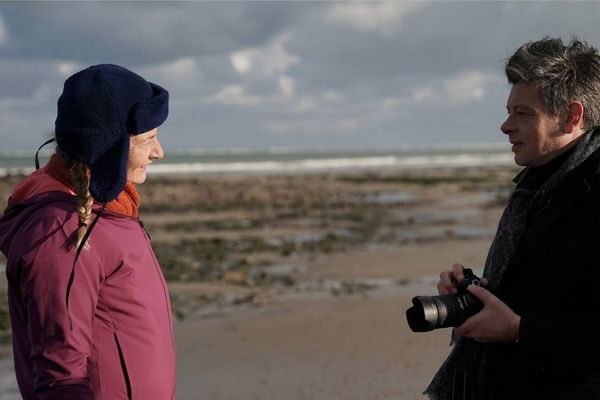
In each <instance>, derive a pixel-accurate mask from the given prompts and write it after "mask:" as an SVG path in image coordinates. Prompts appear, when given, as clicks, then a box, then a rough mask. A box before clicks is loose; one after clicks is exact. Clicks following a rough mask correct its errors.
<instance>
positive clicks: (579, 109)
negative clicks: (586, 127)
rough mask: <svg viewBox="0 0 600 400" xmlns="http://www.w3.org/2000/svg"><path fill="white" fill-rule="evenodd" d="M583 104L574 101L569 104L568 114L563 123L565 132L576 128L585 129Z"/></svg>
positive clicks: (570, 131) (571, 131)
mask: <svg viewBox="0 0 600 400" xmlns="http://www.w3.org/2000/svg"><path fill="white" fill-rule="evenodd" d="M583 112H584V110H583V104H581V103H580V102H578V101H574V102H572V103H571V104H569V105H568V106H567V116H566V118H565V120H564V123H563V129H562V131H563V132H564V133H573V132H574V131H575V129H576V128H581V129H583Z"/></svg>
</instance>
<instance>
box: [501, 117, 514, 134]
mask: <svg viewBox="0 0 600 400" xmlns="http://www.w3.org/2000/svg"><path fill="white" fill-rule="evenodd" d="M500 130H501V131H502V133H504V134H506V135H509V134H511V133H512V132H514V130H515V127H514V124H513V122H512V120H511V118H510V116H508V118H506V120H505V121H504V122H503V123H502V125H500Z"/></svg>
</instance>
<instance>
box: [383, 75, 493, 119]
mask: <svg viewBox="0 0 600 400" xmlns="http://www.w3.org/2000/svg"><path fill="white" fill-rule="evenodd" d="M503 82H504V81H503V79H502V78H501V77H500V76H499V75H496V74H491V73H487V72H482V71H465V72H462V73H460V74H458V75H455V76H453V77H450V78H447V79H444V80H442V81H441V82H437V83H431V84H428V85H425V86H420V87H416V88H414V89H412V90H411V92H410V94H409V95H407V96H403V97H387V98H385V99H383V101H382V102H381V107H382V109H384V110H392V109H395V108H398V107H401V106H404V105H409V104H413V105H437V106H449V107H455V106H462V105H466V104H470V103H473V102H475V101H478V100H481V99H483V98H484V97H485V96H486V93H487V90H488V88H489V86H490V85H495V84H499V83H503Z"/></svg>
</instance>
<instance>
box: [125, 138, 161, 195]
mask: <svg viewBox="0 0 600 400" xmlns="http://www.w3.org/2000/svg"><path fill="white" fill-rule="evenodd" d="M157 134H158V128H154V129H152V130H151V131H148V132H145V133H140V134H139V135H135V136H130V137H129V160H127V182H130V183H135V184H141V183H144V182H145V181H146V167H147V166H148V164H150V163H151V162H152V161H154V160H160V159H161V158H163V156H164V153H163V149H162V147H161V146H160V142H159V141H158V138H157V137H156V135H157Z"/></svg>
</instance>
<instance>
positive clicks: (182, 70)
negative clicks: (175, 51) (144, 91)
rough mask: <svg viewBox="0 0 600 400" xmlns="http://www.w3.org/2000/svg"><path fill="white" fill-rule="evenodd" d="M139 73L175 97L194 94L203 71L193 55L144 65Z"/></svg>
mask: <svg viewBox="0 0 600 400" xmlns="http://www.w3.org/2000/svg"><path fill="white" fill-rule="evenodd" d="M139 73H140V75H142V76H143V77H144V78H146V79H148V80H149V81H151V82H155V83H157V84H158V85H160V86H163V87H165V88H167V90H169V92H171V93H172V94H176V96H175V97H182V96H195V95H197V92H198V90H199V88H201V87H202V83H203V82H204V79H205V77H204V73H203V72H202V69H201V68H200V66H199V63H198V61H197V59H196V58H194V57H181V58H178V59H176V60H174V61H171V62H167V63H162V64H158V65H153V66H149V67H145V68H143V69H141V70H140V71H139Z"/></svg>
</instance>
